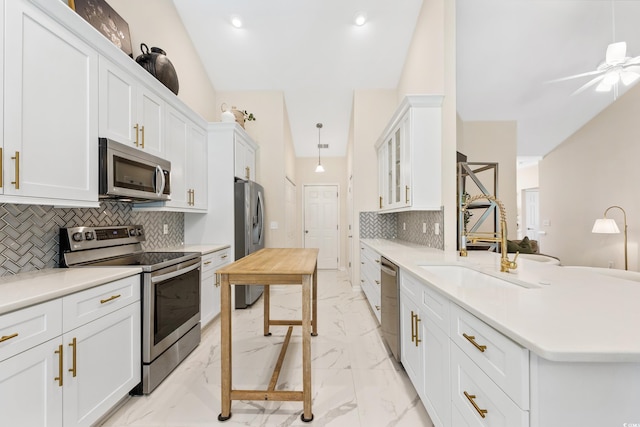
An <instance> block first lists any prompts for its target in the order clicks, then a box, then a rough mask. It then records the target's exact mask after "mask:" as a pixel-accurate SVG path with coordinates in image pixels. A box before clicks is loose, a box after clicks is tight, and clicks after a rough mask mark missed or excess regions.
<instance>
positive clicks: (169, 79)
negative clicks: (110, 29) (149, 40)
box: [136, 43, 180, 95]
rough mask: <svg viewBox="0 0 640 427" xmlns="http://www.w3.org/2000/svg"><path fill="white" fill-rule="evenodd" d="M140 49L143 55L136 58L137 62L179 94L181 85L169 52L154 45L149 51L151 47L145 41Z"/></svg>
mask: <svg viewBox="0 0 640 427" xmlns="http://www.w3.org/2000/svg"><path fill="white" fill-rule="evenodd" d="M140 50H141V51H142V55H139V56H138V57H137V58H136V62H137V63H138V64H140V65H141V66H142V67H143V68H144V69H145V70H147V71H148V72H149V73H151V75H152V76H153V77H155V78H156V79H158V80H159V81H160V83H162V84H163V85H165V86H166V87H168V88H169V90H170V91H171V92H173V93H175V94H176V95H177V94H178V89H179V87H180V85H179V84H178V75H177V74H176V69H175V68H173V64H172V63H171V61H169V58H167V53H166V52H165V51H164V50H162V49H160V48H159V47H152V48H151V51H149V47H148V46H147V45H146V44H144V43H142V44H140Z"/></svg>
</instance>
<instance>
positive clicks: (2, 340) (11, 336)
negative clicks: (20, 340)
mask: <svg viewBox="0 0 640 427" xmlns="http://www.w3.org/2000/svg"><path fill="white" fill-rule="evenodd" d="M17 336H18V333H17V332H16V333H15V334H11V335H3V336H2V338H0V342H5V341H9V340H10V339H11V338H15V337H17Z"/></svg>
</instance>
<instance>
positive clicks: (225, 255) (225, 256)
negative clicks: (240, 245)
mask: <svg viewBox="0 0 640 427" xmlns="http://www.w3.org/2000/svg"><path fill="white" fill-rule="evenodd" d="M228 256H229V255H227V254H224V255H222V256H221V257H220V258H221V259H225V258H227V257H228Z"/></svg>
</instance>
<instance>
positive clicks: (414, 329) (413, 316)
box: [411, 310, 418, 345]
mask: <svg viewBox="0 0 640 427" xmlns="http://www.w3.org/2000/svg"><path fill="white" fill-rule="evenodd" d="M415 317H417V316H416V315H415V314H413V310H411V342H414V341H415V339H416V322H415V321H414V318H415ZM416 345H418V344H416Z"/></svg>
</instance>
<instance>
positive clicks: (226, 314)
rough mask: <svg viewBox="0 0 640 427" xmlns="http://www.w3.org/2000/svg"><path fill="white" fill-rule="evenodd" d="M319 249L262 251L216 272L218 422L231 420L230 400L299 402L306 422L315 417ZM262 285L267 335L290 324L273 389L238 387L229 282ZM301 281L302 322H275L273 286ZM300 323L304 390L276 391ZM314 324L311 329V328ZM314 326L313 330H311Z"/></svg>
mask: <svg viewBox="0 0 640 427" xmlns="http://www.w3.org/2000/svg"><path fill="white" fill-rule="evenodd" d="M317 258H318V249H275V248H267V249H261V250H259V251H258V252H254V253H252V254H250V255H247V256H245V257H244V258H241V259H240V260H238V261H236V262H234V263H233V264H230V265H227V266H225V267H222V268H221V269H219V270H217V272H216V273H217V274H219V275H220V278H221V280H220V283H221V287H222V289H221V293H222V296H221V304H222V307H221V323H220V329H221V344H220V345H221V348H222V350H221V354H222V373H221V377H222V385H221V394H222V396H221V401H222V403H221V406H222V408H221V411H220V415H218V420H219V421H226V420H228V419H229V418H231V401H232V400H276V401H301V402H303V413H302V415H301V419H302V421H304V422H309V421H312V420H313V413H312V412H311V335H312V334H313V335H317V332H318V321H317V316H318V310H317V292H318V290H317V272H318V263H317ZM234 284H242V285H249V286H253V285H264V287H265V291H264V293H265V301H264V334H265V335H270V333H269V326H270V325H282V326H285V325H288V326H289V329H288V331H287V337H286V338H285V341H284V344H283V346H282V351H281V352H280V357H279V358H278V361H277V363H276V367H275V369H274V371H273V375H272V377H271V381H270V383H269V387H268V389H266V390H234V389H233V387H232V386H233V384H232V375H231V374H232V363H231V362H232V357H231V356H232V354H231V343H232V337H231V332H232V329H231V285H234ZM275 284H278V285H301V286H302V301H301V309H302V310H301V311H302V319H301V320H272V319H270V316H269V285H275ZM294 325H296V326H302V391H284V390H276V389H275V388H276V385H277V381H278V376H279V374H280V368H281V366H282V362H283V360H284V356H285V354H286V351H287V346H288V344H289V339H290V338H291V333H292V330H293V326H294ZM312 327H313V329H312ZM312 330H313V332H312Z"/></svg>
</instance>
